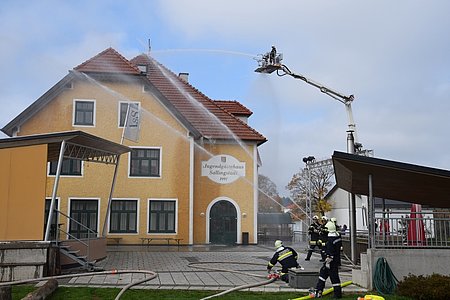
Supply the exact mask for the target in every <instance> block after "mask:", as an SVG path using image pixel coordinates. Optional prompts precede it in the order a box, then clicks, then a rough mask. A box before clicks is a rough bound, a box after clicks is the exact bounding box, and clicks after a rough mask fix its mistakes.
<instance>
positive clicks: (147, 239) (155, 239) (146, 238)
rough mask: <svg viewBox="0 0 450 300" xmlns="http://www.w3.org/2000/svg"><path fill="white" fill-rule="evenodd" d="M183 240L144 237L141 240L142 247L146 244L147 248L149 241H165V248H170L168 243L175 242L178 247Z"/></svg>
mask: <svg viewBox="0 0 450 300" xmlns="http://www.w3.org/2000/svg"><path fill="white" fill-rule="evenodd" d="M181 240H183V239H179V238H162V237H145V238H141V241H142V245H144V244H145V242H147V246H149V245H150V243H151V241H167V246H170V241H175V242H176V243H177V245H178V247H180V241H181Z"/></svg>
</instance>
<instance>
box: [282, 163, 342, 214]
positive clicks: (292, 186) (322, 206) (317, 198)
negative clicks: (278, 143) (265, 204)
mask: <svg viewBox="0 0 450 300" xmlns="http://www.w3.org/2000/svg"><path fill="white" fill-rule="evenodd" d="M308 172H310V173H308ZM333 176H334V170H333V166H331V165H324V166H320V167H317V168H311V169H310V170H307V169H306V168H304V169H302V170H301V171H300V172H299V173H296V174H294V175H293V176H292V179H291V181H290V182H289V184H288V185H287V186H286V188H287V189H288V190H289V191H290V193H291V198H292V200H293V201H295V202H296V203H297V204H298V205H299V206H300V207H305V206H306V203H307V200H308V198H309V193H311V210H312V212H313V213H316V214H320V215H324V214H325V213H326V212H328V211H330V210H331V208H332V206H331V204H330V203H328V201H326V200H325V199H324V198H325V196H326V194H327V193H328V191H329V189H330V188H331V186H332V184H333V182H332V178H333ZM299 215H303V216H304V214H303V213H299Z"/></svg>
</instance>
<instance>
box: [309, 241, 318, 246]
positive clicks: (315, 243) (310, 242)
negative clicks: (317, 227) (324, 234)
mask: <svg viewBox="0 0 450 300" xmlns="http://www.w3.org/2000/svg"><path fill="white" fill-rule="evenodd" d="M309 244H310V245H312V246H315V245H317V241H309Z"/></svg>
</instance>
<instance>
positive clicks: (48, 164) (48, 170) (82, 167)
mask: <svg viewBox="0 0 450 300" xmlns="http://www.w3.org/2000/svg"><path fill="white" fill-rule="evenodd" d="M60 176H61V177H73V178H82V177H84V161H81V175H63V174H61V175H60ZM47 177H56V174H55V175H50V162H48V163H47Z"/></svg>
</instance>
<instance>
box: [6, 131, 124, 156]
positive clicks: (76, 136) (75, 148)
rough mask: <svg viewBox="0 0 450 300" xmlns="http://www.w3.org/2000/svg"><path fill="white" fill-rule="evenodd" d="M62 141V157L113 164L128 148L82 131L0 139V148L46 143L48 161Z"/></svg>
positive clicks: (58, 148) (56, 153)
mask: <svg viewBox="0 0 450 300" xmlns="http://www.w3.org/2000/svg"><path fill="white" fill-rule="evenodd" d="M62 141H66V144H67V146H66V149H65V151H64V157H66V158H75V159H80V160H86V161H94V162H102V163H107V164H108V163H111V164H115V163H116V161H117V159H116V158H117V156H119V155H121V154H123V153H126V152H129V151H130V148H128V147H127V146H123V145H120V144H117V143H115V142H112V141H109V140H106V139H103V138H101V137H98V136H95V135H92V134H89V133H86V132H83V131H66V132H56V133H48V134H37V135H26V136H17V137H12V138H6V139H0V149H4V148H14V147H25V146H32V145H42V144H48V155H47V160H48V161H56V160H58V156H59V151H60V149H61V143H62Z"/></svg>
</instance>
